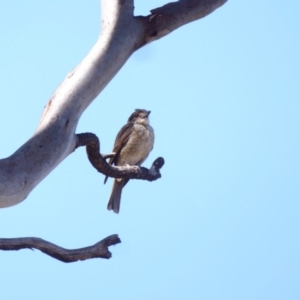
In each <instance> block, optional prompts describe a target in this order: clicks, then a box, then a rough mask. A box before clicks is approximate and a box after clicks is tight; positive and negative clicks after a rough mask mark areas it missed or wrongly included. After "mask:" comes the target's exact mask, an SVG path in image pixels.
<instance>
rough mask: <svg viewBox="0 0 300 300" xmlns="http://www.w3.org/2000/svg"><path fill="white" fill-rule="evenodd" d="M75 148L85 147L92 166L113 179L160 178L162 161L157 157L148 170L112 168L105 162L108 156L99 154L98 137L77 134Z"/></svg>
mask: <svg viewBox="0 0 300 300" xmlns="http://www.w3.org/2000/svg"><path fill="white" fill-rule="evenodd" d="M77 138H78V142H77V147H80V146H86V152H87V155H88V159H89V161H90V163H91V164H92V166H93V167H94V168H95V169H96V170H97V171H98V172H100V173H102V174H104V175H107V176H109V177H114V178H128V179H143V180H148V181H154V180H156V179H158V178H161V174H160V169H161V168H162V166H163V165H164V159H163V158H162V157H158V158H157V159H156V160H155V161H154V162H153V163H152V166H151V168H150V169H147V168H144V167H139V166H119V167H117V166H112V165H110V164H109V163H107V162H106V160H105V159H106V158H108V157H110V156H111V155H112V154H109V155H102V154H100V142H99V139H98V137H97V136H96V135H95V134H93V133H80V134H77Z"/></svg>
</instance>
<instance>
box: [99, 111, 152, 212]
mask: <svg viewBox="0 0 300 300" xmlns="http://www.w3.org/2000/svg"><path fill="white" fill-rule="evenodd" d="M150 112H151V111H148V110H145V109H136V110H135V111H134V112H133V113H132V114H131V116H130V117H129V119H128V121H127V124H126V125H124V126H123V127H122V128H121V130H120V131H119V133H118V134H117V137H116V140H115V144H114V148H113V150H112V152H114V153H115V155H114V156H113V157H112V158H110V160H109V163H110V164H112V165H115V166H125V165H130V166H140V165H141V164H142V163H143V162H144V161H145V159H146V158H147V157H148V155H149V153H150V151H151V150H152V149H153V144H154V131H153V128H152V127H151V126H150V125H149V118H148V117H149V114H150ZM106 181H107V176H106V177H105V180H104V183H106ZM128 181H129V179H123V178H116V179H115V180H114V183H113V187H112V191H111V195H110V198H109V201H108V204H107V209H108V210H113V211H114V212H115V213H119V210H120V202H121V193H122V188H123V187H124V186H125V184H126V183H127V182H128Z"/></svg>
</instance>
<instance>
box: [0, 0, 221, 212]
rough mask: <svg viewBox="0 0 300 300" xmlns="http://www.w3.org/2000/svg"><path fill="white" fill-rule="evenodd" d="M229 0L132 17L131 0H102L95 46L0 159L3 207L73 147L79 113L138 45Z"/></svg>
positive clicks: (195, 1)
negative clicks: (30, 130)
mask: <svg viewBox="0 0 300 300" xmlns="http://www.w3.org/2000/svg"><path fill="white" fill-rule="evenodd" d="M225 2H226V0H179V1H177V2H172V3H169V4H166V5H164V6H162V7H159V8H155V9H153V10H152V11H151V15H149V16H147V17H134V16H133V9H134V6H133V1H132V0H101V6H102V9H101V12H102V28H101V34H100V38H99V39H98V41H97V42H96V44H95V46H94V47H93V48H92V49H91V51H90V52H89V53H88V54H87V56H86V57H85V58H84V59H83V60H82V62H81V63H80V64H79V65H78V66H77V67H76V68H75V69H74V70H73V71H71V72H70V73H69V74H68V76H67V77H66V78H65V80H64V81H63V82H62V83H61V85H60V86H59V87H58V88H57V90H56V91H55V92H54V94H53V95H52V97H51V98H50V100H49V102H48V103H47V104H46V106H45V109H44V112H43V114H42V117H41V120H40V123H39V125H38V128H37V130H36V132H35V134H34V135H33V136H32V138H30V139H29V140H28V141H27V142H26V143H25V144H24V145H23V146H21V147H20V148H19V149H18V150H17V151H16V152H15V153H13V154H12V155H11V156H9V157H7V158H4V159H1V160H0V207H8V206H12V205H16V204H18V203H20V202H21V201H23V200H24V199H25V198H26V197H27V196H28V195H29V193H30V192H31V191H32V190H33V189H34V188H35V187H36V185H38V184H39V183H40V182H41V181H42V180H43V179H44V178H45V177H46V176H47V175H48V174H49V173H50V172H51V171H52V170H53V169H54V168H55V167H56V166H57V165H59V164H60V162H61V161H63V160H64V159H65V158H66V157H67V156H68V155H69V154H70V153H72V152H73V151H74V150H75V148H76V145H77V141H78V139H77V136H76V135H75V130H76V127H77V124H78V121H79V119H80V117H81V114H82V113H83V112H84V110H85V109H86V108H87V107H88V106H89V105H90V104H91V102H92V101H93V100H94V99H95V98H96V97H97V96H98V95H99V93H100V92H101V91H102V90H103V89H104V88H105V87H106V85H107V84H108V83H109V82H110V80H111V79H112V78H113V77H114V76H115V75H116V73H117V72H118V71H119V70H120V69H121V68H122V66H123V65H124V64H125V62H126V61H127V59H128V58H129V57H130V56H131V54H132V53H133V52H134V51H135V50H137V49H138V48H140V47H142V46H143V45H145V44H147V43H149V42H151V41H154V40H156V39H159V38H161V37H163V36H165V35H166V34H168V33H170V32H172V31H173V30H175V29H176V28H178V27H180V26H183V25H185V24H187V23H189V22H192V21H194V20H197V19H199V18H203V17H204V16H206V15H208V14H209V13H211V12H212V11H214V10H215V9H216V8H218V7H220V6H221V5H223V4H224V3H225ZM140 169H141V170H143V168H140ZM109 170H110V171H107V172H110V173H109V174H110V175H109V176H113V171H112V168H111V169H109ZM142 174H144V173H143V172H142V173H140V175H139V176H140V177H139V178H142V177H143V176H144V175H142ZM146 177H147V176H146V175H145V178H143V179H146Z"/></svg>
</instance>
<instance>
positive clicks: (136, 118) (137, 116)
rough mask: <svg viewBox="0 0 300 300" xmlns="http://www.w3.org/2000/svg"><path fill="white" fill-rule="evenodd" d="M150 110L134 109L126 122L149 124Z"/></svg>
mask: <svg viewBox="0 0 300 300" xmlns="http://www.w3.org/2000/svg"><path fill="white" fill-rule="evenodd" d="M150 113H151V111H150V110H145V109H136V110H135V111H134V112H133V113H132V114H131V116H130V117H129V119H128V122H133V123H137V124H140V125H144V126H145V125H149V118H148V116H149V115H150Z"/></svg>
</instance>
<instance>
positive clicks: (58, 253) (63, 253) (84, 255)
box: [0, 234, 121, 263]
mask: <svg viewBox="0 0 300 300" xmlns="http://www.w3.org/2000/svg"><path fill="white" fill-rule="evenodd" d="M118 243H121V240H120V239H119V237H118V235H116V234H114V235H111V236H108V237H107V238H105V239H103V240H101V241H100V242H98V243H96V244H95V245H92V246H89V247H84V248H79V249H65V248H62V247H60V246H57V245H55V244H52V243H50V242H47V241H45V240H43V239H40V238H36V237H26V238H15V239H0V250H20V249H31V250H32V249H38V250H40V251H42V252H43V253H45V254H47V255H49V256H52V257H54V258H56V259H58V260H60V261H62V262H66V263H69V262H75V261H78V260H86V259H90V258H106V259H108V258H111V252H110V251H109V250H108V247H109V246H112V245H116V244H118Z"/></svg>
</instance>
